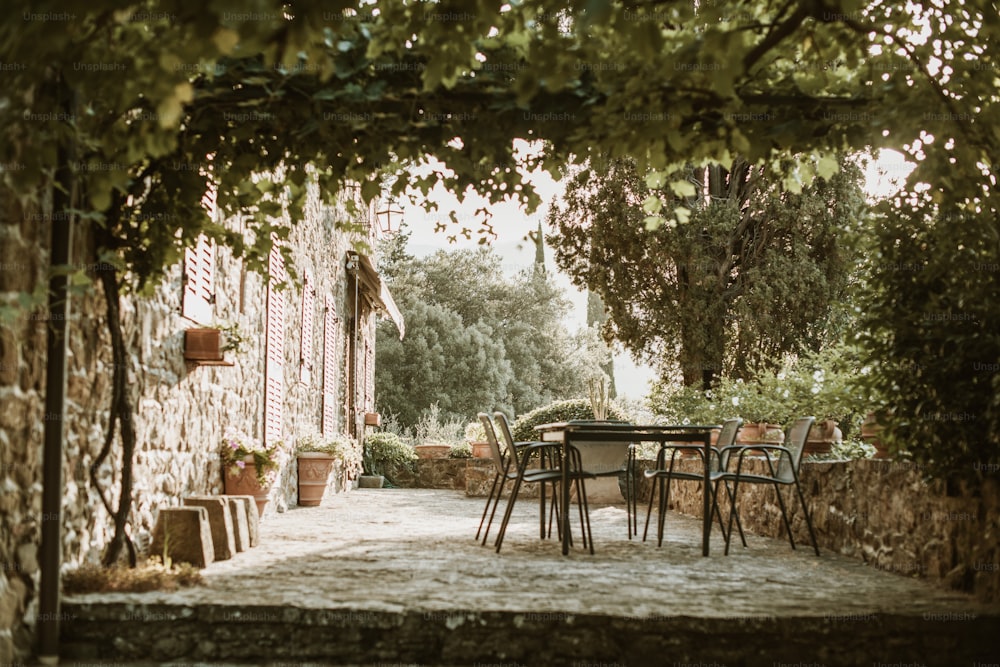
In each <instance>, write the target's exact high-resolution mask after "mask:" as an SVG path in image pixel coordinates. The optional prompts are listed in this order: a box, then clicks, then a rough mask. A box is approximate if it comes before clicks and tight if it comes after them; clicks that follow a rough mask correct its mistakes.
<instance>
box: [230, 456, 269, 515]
mask: <svg viewBox="0 0 1000 667" xmlns="http://www.w3.org/2000/svg"><path fill="white" fill-rule="evenodd" d="M243 463H244V467H243V468H242V469H238V468H237V469H236V470H235V471H234V470H233V466H229V465H227V466H225V473H226V477H225V482H224V486H225V490H226V495H229V496H253V499H254V502H255V503H257V514H259V515H260V516H264V508H265V507H266V506H267V497H268V494H270V493H271V485H270V484H268V485H267V486H261V485H260V483H258V482H257V466H256V465H255V464H254V461H253V457H252V456H247V457H246V458H244V459H243Z"/></svg>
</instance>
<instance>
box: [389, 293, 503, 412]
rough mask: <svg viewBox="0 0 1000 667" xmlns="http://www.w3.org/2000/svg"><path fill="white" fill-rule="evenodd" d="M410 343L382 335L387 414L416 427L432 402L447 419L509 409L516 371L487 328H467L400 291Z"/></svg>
mask: <svg viewBox="0 0 1000 667" xmlns="http://www.w3.org/2000/svg"><path fill="white" fill-rule="evenodd" d="M397 293H398V294H399V295H400V299H399V307H400V309H401V310H402V312H403V313H404V316H405V317H406V337H405V339H404V340H399V336H393V335H392V332H391V331H385V329H387V328H388V327H389V325H391V324H392V323H391V322H382V323H380V325H379V330H378V344H377V347H376V354H377V360H378V363H377V364H376V366H375V385H376V386H377V387H378V401H379V405H380V407H381V409H383V410H387V411H389V412H392V413H395V414H396V415H397V417H398V419H399V421H400V422H401V423H402V424H406V425H413V424H416V423H417V421H418V420H419V419H420V416H421V414H422V412H423V411H424V410H425V409H427V407H428V405H429V404H430V403H431V402H436V403H437V404H438V407H439V408H440V410H441V414H442V415H443V416H444V417H445V418H451V417H455V416H458V417H462V418H466V417H468V416H469V415H475V413H476V412H478V411H480V410H483V409H484V407H488V406H494V405H495V406H498V407H507V402H506V398H507V396H506V393H507V389H506V388H507V385H508V383H509V382H510V380H511V375H512V373H511V365H510V362H509V361H508V360H507V358H506V356H505V350H504V346H503V344H502V343H500V342H497V341H496V340H494V337H493V335H492V331H490V330H489V328H488V327H487V326H485V325H482V324H473V325H471V326H466V325H464V324H463V322H462V319H461V317H459V315H458V314H457V313H455V312H454V311H452V310H449V309H448V308H447V307H445V306H443V305H441V304H436V303H427V302H425V301H423V300H422V299H421V298H419V297H418V296H416V295H412V294H411V295H409V296H406V294H407V293H406V292H405V291H402V292H400V291H398V290H397Z"/></svg>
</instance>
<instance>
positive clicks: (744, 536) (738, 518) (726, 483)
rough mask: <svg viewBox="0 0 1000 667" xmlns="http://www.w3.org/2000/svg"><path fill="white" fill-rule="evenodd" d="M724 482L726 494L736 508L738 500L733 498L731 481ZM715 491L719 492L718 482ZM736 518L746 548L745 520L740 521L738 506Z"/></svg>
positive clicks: (741, 539)
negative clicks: (730, 486)
mask: <svg viewBox="0 0 1000 667" xmlns="http://www.w3.org/2000/svg"><path fill="white" fill-rule="evenodd" d="M723 484H725V487H726V495H728V496H729V499H730V501H732V502H731V506H732V507H734V508H735V507H736V502H735V500H734V498H733V490H732V489H730V488H729V482H723ZM715 492H716V493H718V492H719V489H718V484H716V489H715ZM735 518H736V529H737V530H738V531H739V533H740V541H741V542H742V543H743V546H744V548H745V547H746V546H747V536H746V535H745V534H744V533H743V522H742V521H740V512H739V509H738V508H737V509H736V516H735ZM729 537H732V535H730V536H729ZM728 539H729V538H727V540H728Z"/></svg>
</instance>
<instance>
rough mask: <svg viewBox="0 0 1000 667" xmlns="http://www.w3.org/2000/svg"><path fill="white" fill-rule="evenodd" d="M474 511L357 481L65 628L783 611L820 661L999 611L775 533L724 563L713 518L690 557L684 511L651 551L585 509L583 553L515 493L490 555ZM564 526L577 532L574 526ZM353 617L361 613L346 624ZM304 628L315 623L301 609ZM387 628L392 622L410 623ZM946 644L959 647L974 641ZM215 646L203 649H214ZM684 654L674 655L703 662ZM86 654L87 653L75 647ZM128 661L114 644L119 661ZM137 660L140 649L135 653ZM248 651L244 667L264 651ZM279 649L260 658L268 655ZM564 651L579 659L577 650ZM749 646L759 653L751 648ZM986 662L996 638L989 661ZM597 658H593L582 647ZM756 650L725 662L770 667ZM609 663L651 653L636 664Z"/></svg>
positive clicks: (651, 622)
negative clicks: (191, 576) (224, 555)
mask: <svg viewBox="0 0 1000 667" xmlns="http://www.w3.org/2000/svg"><path fill="white" fill-rule="evenodd" d="M482 505H483V500H482V499H477V498H467V497H466V496H465V495H464V494H462V493H460V492H456V491H441V490H398V489H392V490H390V489H381V490H355V491H352V492H350V493H346V494H340V495H338V496H336V497H334V498H333V499H331V500H329V501H327V502H325V503H324V504H323V506H321V507H318V508H293V509H291V510H289V511H288V512H286V513H284V514H277V515H271V516H269V517H268V518H267V519H266V520H265V521H264V522H263V523H262V525H261V545H260V546H258V547H257V548H255V549H253V550H251V551H250V552H248V553H242V554H239V555H238V556H237V557H236V558H234V559H232V560H228V561H222V562H217V563H214V564H212V565H211V566H209V567H208V568H207V569H206V570H205V571H204V576H205V579H206V581H207V585H206V586H203V587H198V588H193V589H187V590H182V591H178V592H174V593H159V592H156V593H142V594H102V595H96V594H95V595H87V596H77V597H75V598H69V599H67V600H66V604H65V606H64V608H65V609H66V610H67V611H68V612H69V613H71V614H73V615H75V616H76V617H77V618H78V619H80V621H82V622H73V621H71V622H69V623H67V624H66V625H67V632H66V634H67V639H68V643H69V645H70V646H83V645H86V644H87V642H91V643H93V642H96V641H97V640H96V639H95V638H94V633H98V634H99V632H98V630H96V628H97V627H98V626H99V625H100V624H101V623H102V622H104V623H105V624H106V625H109V626H110V625H111V622H112V621H114V619H115V618H118V617H119V616H121V614H125V613H129V614H132V620H138V619H139V617H140V616H141V615H147V616H149V617H150V618H149V620H154V621H155V620H157V619H156V618H155V617H153V615H154V614H164V618H163V619H161V620H168V618H175V617H176V618H177V619H184V618H188V619H193V618H201V616H200V615H201V614H204V613H205V612H204V609H206V608H213V609H215V610H216V611H217V612H218V610H219V609H223V610H228V612H225V613H228V614H229V616H228V620H229V621H235V620H241V619H242V621H244V622H251V623H253V622H260V624H262V625H266V624H268V623H279V622H281V619H282V618H284V617H286V616H287V614H286V613H285V612H284V611H282V609H285V610H287V609H290V608H294V609H298V610H303V612H302V613H303V614H305V613H307V612H310V611H311V612H312V613H313V614H314V615H315V613H321V614H325V615H326V621H325V623H326V624H333V625H338V627H340V626H343V625H345V624H347V625H351V624H352V623H354V621H357V623H354V624H356V625H364V623H363V622H362V619H361V617H360V615H362V614H366V615H368V616H369V618H368V620H369V621H372V622H373V623H376V624H378V623H382V622H383V620H384V619H385V618H389V617H392V616H393V615H398V616H399V617H400V618H403V617H408V618H411V619H412V618H418V619H422V620H423V622H424V623H425V624H432V625H437V626H447V629H448V630H451V631H461V628H462V627H463V626H466V627H472V626H475V625H477V624H478V625H484V626H485V625H488V624H489V623H487V620H484V619H494V618H499V617H504V618H506V619H508V621H509V623H510V624H512V626H516V627H521V626H522V625H524V624H546V623H548V624H552V625H553V627H563V628H566V627H568V626H573V625H574V624H576V625H577V626H579V627H586V625H587V623H585V622H583V621H582V620H581V619H583V618H588V619H590V618H596V619H604V620H603V621H601V622H602V623H604V625H605V626H608V627H610V626H609V625H608V623H607V621H608V619H611V620H612V621H614V623H613V624H612V625H614V624H617V623H619V622H621V623H626V624H628V623H632V625H634V626H645V627H647V628H653V627H655V626H656V624H657V623H666V624H668V625H669V624H671V623H672V624H676V623H678V622H680V620H683V619H686V620H684V622H686V623H697V624H701V625H699V627H701V626H703V625H704V624H705V623H712V624H714V625H715V626H717V625H718V622H723V623H725V624H727V627H728V628H730V629H732V628H734V627H743V626H745V627H746V628H747V629H748V630H752V629H753V628H754V627H758V628H761V629H764V628H781V627H782V626H783V624H785V621H786V620H788V619H795V621H796V622H797V623H799V624H800V625H802V624H803V623H804V624H805V626H808V628H810V632H813V633H816V632H819V633H821V636H817V639H816V642H817V643H816V653H815V654H814V655H813V656H808V655H803V654H802V651H804V650H805V649H804V648H803V647H801V646H800V647H799V648H797V649H795V651H797V652H793V653H791V654H789V653H788V652H787V651H786V652H783V653H780V656H779V654H778V653H775V654H774V655H775V656H779V657H783V658H784V659H786V660H791V659H796V658H798V659H800V660H809V659H811V658H814V657H816V656H817V655H819V656H822V655H831V654H830V653H829V651H831V650H833V649H834V648H835V645H836V644H837V643H838V642H843V641H844V640H845V639H848V638H858V637H862V636H864V635H866V634H872V636H873V637H879V636H883V637H885V634H884V633H890V634H895V632H894V631H893V630H892V628H893V627H895V626H898V625H899V623H901V622H904V621H905V623H904V624H909V625H908V626H907V627H909V628H910V630H906V631H907V632H915V633H918V634H921V635H934V634H935V633H937V634H940V635H941V636H943V637H956V638H959V637H964V635H965V634H967V633H970V632H971V633H972V634H973V635H975V636H978V635H980V634H982V633H981V626H982V624H983V623H984V622H986V621H989V622H990V623H992V624H993V626H994V627H996V626H997V624H996V622H995V621H996V620H1000V609H998V608H997V607H996V606H992V607H991V606H985V605H982V604H979V603H977V602H975V601H974V600H973V599H972V598H970V597H968V596H966V595H964V594H960V593H955V592H951V591H946V590H943V589H940V588H937V587H933V586H931V585H929V584H926V583H925V582H921V581H919V580H915V579H911V578H907V577H904V576H900V575H897V574H893V573H889V572H883V571H879V570H875V569H873V568H870V567H868V566H866V565H864V564H862V563H860V562H858V561H856V560H854V559H850V558H847V557H843V556H839V555H837V554H832V553H823V554H822V556H821V557H819V558H817V557H816V556H815V555H814V554H813V553H812V550H811V549H810V548H806V547H804V546H802V547H800V548H799V549H797V550H795V551H793V550H792V549H791V548H790V547H789V545H788V543H787V542H783V541H779V540H774V539H769V538H764V537H756V536H752V535H748V542H749V545H750V546H749V548H748V549H743V548H742V547H738V548H735V549H734V551H733V553H731V555H729V556H728V557H726V556H724V555H723V545H722V540H721V537H720V535H719V534H718V530H717V527H716V532H715V533H714V534H713V544H712V555H711V556H710V557H709V558H703V557H702V556H701V550H700V546H701V541H700V531H701V523H700V520H698V519H695V518H691V517H685V516H681V515H676V514H671V515H670V516H668V523H667V538H666V542H665V543H664V546H663V547H662V548H657V547H656V546H655V542H654V541H650V542H646V543H643V542H641V541H638V540H635V539H633V540H631V541H629V540H628V539H627V536H626V514H625V509H624V505H622V506H608V507H601V508H592V511H591V520H592V524H593V532H594V539H595V547H596V550H597V554H596V555H594V556H591V555H589V554H588V553H585V552H584V551H583V550H582V548H581V547H580V546H579V544H577V546H576V548H575V550H574V551H572V552H571V553H570V555H569V556H567V557H564V556H562V555H561V554H560V551H559V545H558V543H557V542H556V541H555V540H546V541H541V540H539V539H538V537H537V504H536V503H534V502H531V501H526V502H523V503H519V504H518V511H517V512H516V513H515V522H514V523H513V524H512V526H511V529H510V530H509V531H508V535H507V538H506V542H505V544H504V548H503V551H502V552H501V554H500V555H497V554H496V553H495V552H494V551H493V549H491V548H488V547H483V546H481V545H479V544H477V543H476V542H475V541H474V540H473V535H474V534H475V531H476V526H477V524H478V520H479V515H480V512H481V510H482ZM654 521H655V517H654ZM573 525H574V529H575V530H577V531H578V524H577V523H576V522H574V524H573ZM577 534H578V532H577ZM116 610H117V611H116ZM157 610H158V611H157ZM163 610H167V611H163ZM170 610H172V611H170ZM175 612H176V613H175ZM218 613H223V612H218ZM116 614H118V616H116ZM351 615H359V616H358V618H354V619H353V620H352V616H351ZM279 617H280V618H279ZM303 618H304V617H303ZM209 620H210V619H209ZM89 621H94V622H95V623H89ZM297 622H298V623H299V624H300V625H301V624H302V623H306V621H304V620H301V619H299V621H297ZM490 622H493V621H490ZM310 623H311V624H320V625H322V624H323V623H324V622H323V621H317V620H315V618H314V619H313V620H310V621H308V623H307V624H310ZM400 623H401V624H402V625H401V626H400V627H403V626H406V624H407V621H400ZM785 625H787V624H785ZM664 627H667V626H664ZM671 627H673V626H671ZM913 628H917V629H916V630H914V629H913ZM442 631H443V630H442ZM666 631H667V630H663V632H666ZM673 631H674V632H677V631H678V628H676V627H673ZM761 631H762V632H763V630H761ZM417 632H418V634H419V632H420V630H417ZM783 632H784V631H783ZM397 634H398V633H397ZM737 634H738V633H737ZM823 637H825V639H824V638H823ZM428 638H430V634H428ZM910 639H911V640H912V639H913V638H912V637H911V638H910ZM428 640H430V639H428ZM981 640H982V637H979V639H978V640H976V641H981ZM108 641H112V639H108ZM136 641H138V640H136ZM345 641H346V639H345ZM809 641H810V642H811V641H813V640H809ZM956 641H961V642H964V643H966V644H968V642H969V641H972V640H969V639H968V638H963V639H960V640H956ZM81 642H82V643H81ZM213 642H215V643H213V644H212V645H213V646H216V644H217V643H218V642H217V641H215V640H213ZM848 643H849V642H848ZM938 643H940V641H938ZM807 644H808V642H807ZM910 644H911V645H914V646H916V645H917V644H913V642H912V641H911V642H910ZM918 644H919V642H918ZM887 646H888V647H890V648H886V647H887ZM892 646H893V642H885V643H883V645H881V646H876V645H873V646H872V647H871V648H872V651H873V655H875V654H876V653H877V654H878V656H880V658H881V659H882V660H883V661H886V662H888V661H891V659H892V658H893V657H894V656H897V655H898V656H900V657H904V653H905V655H906V656H909V655H911V653H909V652H900V651H901V649H900V651H897V650H896V649H893V648H891V647H892ZM918 648H919V647H918ZM161 649H162V651H161V655H162V657H163V658H169V657H170V656H171V655H173V654H172V653H171V650H170V649H168V648H167V647H166V646H161ZM136 650H139V649H138V648H137V649H136ZM455 650H457V649H455ZM650 650H654V649H653V647H652V646H651V647H650ZM684 650H685V652H684V653H683V654H681V653H677V654H675V656H676V657H684V658H685V659H687V660H692V659H701V658H702V656H693V655H692V654H691V653H690V650H689V649H684ZM859 650H860V651H862V652H863V650H864V649H863V647H861V648H860V649H859V648H857V647H856V648H855V649H854V651H855V653H853V654H845V661H844V662H837V661H830V662H827V663H824V664H855V661H854V659H852V658H847V657H846V655H858V653H857V651H859ZM976 650H977V651H978V653H975V652H974V653H972V654H970V655H974V656H976V657H977V659H980V658H987V657H990V656H988V655H984V649H982V648H981V647H980V648H978V649H976ZM989 650H990V649H985V652H988V651H989ZM199 651H200V653H199ZM580 651H584V649H580ZM887 651H888V652H887ZM98 653H100V651H98ZM133 653H134V652H133ZM501 653H502V651H501ZM85 654H86V650H84V652H83V654H81V656H80V657H81V658H82V657H86V655H85ZM765 654H766V652H765ZM115 655H119V653H116V654H115ZM128 655H129V650H127V648H126V649H123V650H122V651H121V652H120V656H119V657H121V656H125V657H127V656H128ZM138 655H142V654H141V653H138V654H136V655H133V656H132V657H133V659H134V658H135V657H138ZM184 655H187V656H188V657H189V658H191V659H196V658H198V657H199V656H211V655H221V653H220V652H218V651H217V652H216V653H215V654H213V653H212V651H210V650H208V649H189V650H188V653H186V654H184ZM260 655H261V656H262V657H260V658H258V659H255V660H253V661H251V662H260V661H265V660H264V659H263V654H260ZM283 655H285V654H280V655H272V656H270V657H271V659H274V660H277V659H280V658H281V657H282V656H283ZM398 655H400V656H403V655H408V654H406V653H405V652H404V653H400V654H398ZM507 655H508V656H510V657H512V658H513V659H521V658H520V657H519V656H522V655H523V654H522V653H521V652H519V651H517V650H510V651H508V653H507ZM576 655H577V657H578V658H580V657H584V656H587V654H586V652H583V653H580V652H577V653H576ZM612 655H613V654H612ZM755 655H757V656H758V657H760V658H761V659H763V658H764V657H765V655H762V654H761V653H760V651H757V652H756V653H755ZM918 655H919V654H918ZM925 655H926V654H925ZM954 655H956V658H957V657H958V656H957V654H954ZM998 656H1000V644H997V645H996V652H994V653H993V655H992V657H998ZM91 657H97V656H93V655H92V656H91ZM385 657H386V659H390V658H392V655H391V650H388V649H387V652H386V653H385ZM497 657H498V658H503V655H498V656H497ZM606 658H607V654H606V653H604V654H601V655H593V656H591V659H594V660H597V659H602V660H603V659H606ZM191 659H189V660H188V663H187V664H191ZM344 659H345V660H346V659H347V658H346V656H345V658H344ZM828 659H829V658H828ZM924 659H925V660H931V662H926V663H925V664H936V663H935V662H933V659H932V658H931V657H925V658H924ZM755 660H756V659H755V658H745V659H744V660H743V661H741V662H736V661H732V662H729V663H728V664H771V663H764V662H756V661H755ZM471 663H472V660H471V659H469V660H468V661H467V662H464V663H463V658H461V657H459V656H458V654H457V653H456V654H455V657H453V658H451V659H449V660H446V661H443V662H442V664H471ZM338 664H344V663H343V662H340V663H338ZM376 664H377V663H376ZM387 664H388V663H387ZM508 664H514V663H508ZM521 664H524V663H523V662H522V663H521ZM539 664H542V663H539ZM565 664H579V665H581V666H582V665H583V664H585V663H584V662H580V661H579V660H576V662H574V663H570V662H566V663H565ZM620 664H655V663H643V662H636V660H635V659H634V658H633V659H632V660H631V661H630V662H622V663H620ZM720 664H721V663H720ZM859 664H860V663H859ZM869 664H870V663H869ZM942 664H960V663H958V662H956V663H942ZM965 664H973V663H972V662H967V663H965Z"/></svg>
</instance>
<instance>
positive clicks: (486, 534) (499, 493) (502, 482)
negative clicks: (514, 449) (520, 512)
mask: <svg viewBox="0 0 1000 667" xmlns="http://www.w3.org/2000/svg"><path fill="white" fill-rule="evenodd" d="M505 486H507V476H506V475H501V476H500V486H499V488H497V493H496V495H495V496H494V497H493V510H492V511H491V512H490V518H489V521H487V522H486V531H485V532H484V533H483V544H484V545H485V544H486V539H487V537H489V534H490V528H491V527H492V526H493V518H494V517H495V516H496V513H497V506H498V505H500V498H501V497H503V489H504V487H505Z"/></svg>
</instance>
